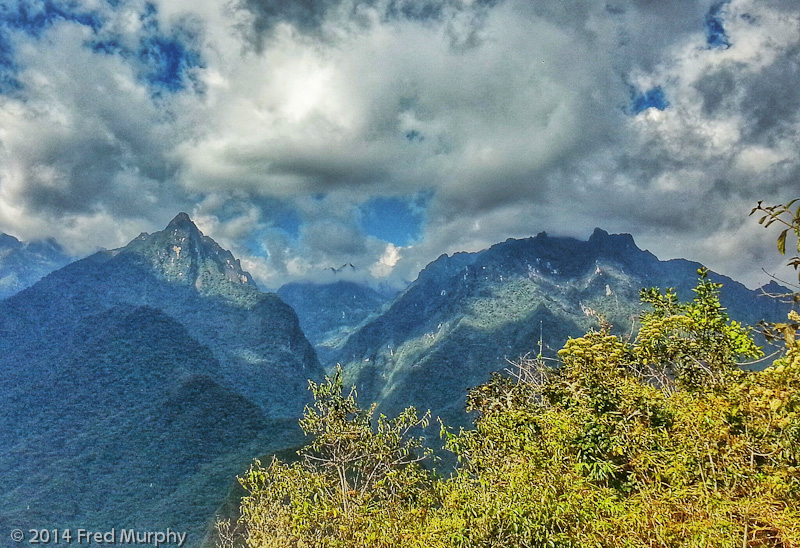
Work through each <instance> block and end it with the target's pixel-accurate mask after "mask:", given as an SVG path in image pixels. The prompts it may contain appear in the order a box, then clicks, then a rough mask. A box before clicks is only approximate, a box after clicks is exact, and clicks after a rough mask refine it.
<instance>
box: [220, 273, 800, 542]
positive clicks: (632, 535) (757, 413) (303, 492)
mask: <svg viewBox="0 0 800 548" xmlns="http://www.w3.org/2000/svg"><path fill="white" fill-rule="evenodd" d="M700 274H701V278H700V282H699V284H698V286H697V288H696V290H695V298H694V299H693V300H692V301H691V302H689V303H679V302H678V301H677V299H676V298H675V296H674V294H673V293H672V292H670V291H667V292H666V293H661V292H659V291H657V290H655V289H653V290H648V291H644V292H643V293H642V298H643V300H644V301H645V302H647V303H649V304H650V305H651V307H652V309H651V311H649V312H647V313H645V314H643V315H642V317H641V323H642V328H641V330H640V332H639V335H638V337H637V338H636V339H635V341H633V342H630V341H627V340H624V339H622V338H620V337H618V336H615V335H611V334H610V333H609V332H608V329H607V327H606V326H604V327H603V328H602V329H601V330H600V331H590V332H589V333H587V334H586V335H585V336H584V337H581V338H578V339H572V340H569V341H568V342H567V343H566V345H565V346H564V348H563V349H562V350H561V351H560V352H559V357H560V359H561V361H562V364H561V366H560V367H559V368H557V369H549V368H548V367H546V366H545V365H544V364H543V363H542V362H541V361H540V359H538V358H537V359H528V360H522V361H520V362H519V364H518V367H519V370H518V371H517V372H516V374H515V375H513V376H512V377H511V378H510V377H508V376H502V375H495V376H493V377H492V378H491V380H489V382H487V383H485V384H483V385H481V386H478V387H476V388H474V389H473V390H472V391H471V392H470V394H469V396H468V399H467V406H468V408H469V409H471V410H474V411H476V412H477V419H476V421H475V427H474V428H473V429H470V430H460V431H458V432H451V431H449V430H448V429H446V428H444V427H443V428H442V436H443V438H444V439H445V443H446V447H447V449H449V450H450V451H452V452H453V453H455V455H457V457H458V460H459V465H458V467H457V469H456V470H455V472H454V474H452V475H451V476H450V477H438V476H436V475H434V474H433V473H431V472H429V471H428V469H427V468H425V467H423V466H422V464H423V460H425V459H429V458H430V456H429V454H427V453H426V452H425V451H423V450H422V442H421V440H420V439H419V438H417V437H414V436H412V435H411V432H412V431H413V429H414V428H416V427H419V426H422V425H425V424H427V415H425V416H423V417H422V418H419V417H418V416H417V414H416V412H415V411H414V410H413V409H407V410H406V411H405V412H404V413H402V414H401V415H400V416H398V417H397V418H395V419H391V420H390V419H387V418H386V417H379V418H378V419H377V421H375V420H373V409H374V407H373V408H370V409H368V410H363V409H360V408H359V407H358V405H357V404H356V401H355V394H354V392H353V391H352V390H351V391H350V392H349V393H348V394H347V395H345V394H344V393H343V392H342V383H341V376H340V375H341V372H340V371H339V372H337V374H336V376H334V378H332V379H328V380H327V382H326V383H324V384H321V385H316V384H313V383H312V385H311V388H312V390H313V392H314V398H315V403H314V405H313V406H310V407H308V408H307V409H306V412H305V415H304V418H303V419H302V420H301V426H302V427H303V429H304V430H305V431H306V433H307V434H310V435H312V436H314V438H313V441H312V442H311V443H310V444H309V445H307V446H306V448H304V449H303V450H302V451H301V452H300V456H301V460H300V461H299V462H297V463H294V464H291V465H288V464H284V463H282V462H280V461H278V460H273V461H272V463H270V464H269V465H268V466H267V467H264V466H262V465H261V464H260V463H258V462H257V463H256V464H255V465H254V466H253V468H251V470H250V471H249V472H248V474H246V475H245V477H244V478H242V480H241V481H242V484H243V485H244V486H245V487H246V488H247V490H248V492H249V495H248V496H247V497H246V498H245V499H244V500H243V502H242V508H241V516H242V517H241V520H240V526H241V527H242V531H243V533H242V535H241V537H240V538H239V540H238V541H239V542H242V543H244V544H245V545H246V546H248V547H252V548H256V547H273V546H274V547H277V546H281V547H283V546H287V547H329V546H337V547H339V546H341V547H344V546H347V547H359V546H364V547H367V546H370V547H381V546H386V547H389V546H392V547H396V546H408V547H433V548H436V547H464V548H466V547H470V548H471V547H486V548H488V547H500V546H503V547H505V546H520V547H539V546H553V547H555V546H560V547H571V546H575V547H578V546H581V547H583V546H597V547H601V546H626V547H628V546H630V547H634V546H642V547H643V546H687V547H695V546H697V547H700V546H704V547H706V546H708V547H711V546H719V547H723V546H724V547H728V546H745V547H747V546H750V547H755V546H764V547H766V546H770V547H790V546H800V507H799V506H798V502H800V342H798V340H797V331H798V327H797V325H796V322H798V321H800V316H797V315H796V314H794V313H793V315H792V316H790V321H789V322H788V323H786V324H783V325H782V326H779V332H780V334H781V336H782V337H783V338H784V341H785V347H786V352H785V354H784V355H783V356H782V357H780V358H779V359H778V360H776V361H775V362H774V363H773V365H772V366H771V367H768V368H767V369H766V370H764V371H762V372H752V371H745V370H741V369H740V368H739V367H738V366H737V360H739V359H743V358H748V359H749V358H753V357H757V356H758V355H759V354H760V350H759V349H758V348H757V347H756V345H755V344H754V343H753V340H752V338H751V337H750V332H749V331H748V330H746V329H744V328H743V327H742V326H740V325H738V324H736V323H735V322H731V321H730V320H729V318H728V317H727V315H726V313H725V311H724V309H722V307H721V306H720V304H719V291H720V286H719V284H714V283H711V282H710V281H708V280H707V279H706V277H705V273H704V272H701V273H700ZM373 423H375V424H373ZM231 541H232V542H233V541H235V539H233V538H232V537H231Z"/></svg>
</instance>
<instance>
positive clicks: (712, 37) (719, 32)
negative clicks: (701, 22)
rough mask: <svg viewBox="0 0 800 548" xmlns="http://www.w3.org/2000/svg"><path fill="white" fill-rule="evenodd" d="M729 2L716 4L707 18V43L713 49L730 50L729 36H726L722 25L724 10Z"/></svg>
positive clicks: (724, 0)
mask: <svg viewBox="0 0 800 548" xmlns="http://www.w3.org/2000/svg"><path fill="white" fill-rule="evenodd" d="M727 3H728V0H722V1H720V2H716V3H714V4H713V5H712V6H711V8H710V9H709V10H708V13H707V14H706V18H705V28H706V43H707V44H708V46H709V47H711V48H729V47H730V46H731V43H730V41H728V35H727V34H725V27H724V26H723V24H722V15H721V13H722V8H723V7H725V4H727Z"/></svg>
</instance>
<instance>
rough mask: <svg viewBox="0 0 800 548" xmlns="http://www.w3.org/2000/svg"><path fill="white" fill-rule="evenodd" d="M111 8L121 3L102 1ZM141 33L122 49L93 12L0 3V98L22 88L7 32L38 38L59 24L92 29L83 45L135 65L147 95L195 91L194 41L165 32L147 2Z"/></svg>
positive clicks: (50, 1) (60, 5) (181, 32)
mask: <svg viewBox="0 0 800 548" xmlns="http://www.w3.org/2000/svg"><path fill="white" fill-rule="evenodd" d="M106 1H107V2H108V3H109V5H111V6H112V7H114V6H117V5H119V4H121V3H122V2H124V0H106ZM140 19H141V21H142V24H143V26H142V28H143V31H144V32H143V34H142V35H141V36H139V37H137V38H138V46H136V47H134V48H126V47H125V46H123V44H125V43H126V42H127V43H130V42H129V41H126V40H124V39H122V37H121V36H119V35H114V34H113V33H110V32H108V31H107V29H106V25H105V23H106V21H104V20H103V18H102V17H101V16H100V15H99V14H98V13H96V12H92V11H86V10H83V9H82V8H81V7H80V6H79V4H78V3H77V2H71V1H58V0H44V1H41V2H33V1H28V2H24V1H23V2H20V3H19V4H18V5H17V7H15V8H10V7H9V6H4V5H1V4H0V93H9V92H10V91H18V90H19V89H21V86H20V84H19V82H18V81H17V79H16V78H17V73H18V72H19V70H20V69H21V67H19V66H17V63H16V62H15V58H14V49H13V43H12V41H11V35H10V32H12V31H16V32H23V33H25V34H27V35H29V36H32V37H34V38H41V37H42V36H43V35H44V34H45V33H46V32H47V31H48V29H50V28H51V27H52V26H53V25H54V24H56V23H58V22H59V21H67V22H73V23H77V24H79V25H83V26H86V27H89V28H91V29H92V30H93V31H94V35H95V38H93V39H91V40H89V41H87V43H86V46H87V47H89V48H90V49H91V50H92V51H94V52H95V53H98V54H105V55H119V56H121V57H123V58H124V59H126V60H127V61H129V62H131V63H135V64H137V65H138V67H137V68H138V69H139V74H140V78H141V79H142V80H143V81H144V82H146V83H147V84H148V86H149V87H150V88H151V90H152V95H153V96H154V97H157V96H159V95H162V94H163V93H175V92H179V91H182V90H184V89H185V88H186V87H187V86H188V85H194V87H195V88H197V85H196V84H197V82H196V80H195V79H193V77H192V74H191V69H193V68H201V67H203V66H204V65H203V61H202V58H201V55H200V53H199V51H198V50H197V49H196V48H194V47H193V44H194V43H195V36H194V35H193V34H192V33H191V32H188V31H186V30H185V29H182V28H179V27H178V28H176V29H174V30H172V31H171V32H168V33H165V32H163V31H162V30H161V29H160V27H159V22H158V9H157V7H156V5H155V4H153V3H147V4H146V5H145V6H144V9H143V11H142V13H141V14H140Z"/></svg>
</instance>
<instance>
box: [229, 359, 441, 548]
mask: <svg viewBox="0 0 800 548" xmlns="http://www.w3.org/2000/svg"><path fill="white" fill-rule="evenodd" d="M309 384H310V389H311V391H312V393H313V395H314V403H313V405H310V406H307V407H306V409H305V412H304V413H303V418H302V419H301V420H300V426H301V428H302V429H303V431H304V432H305V433H306V434H307V435H309V436H311V437H312V439H311V442H310V443H309V444H307V445H306V446H305V447H303V449H301V450H300V451H299V452H298V455H299V457H300V458H299V460H298V461H297V462H295V463H293V464H286V463H283V462H281V461H279V460H277V459H275V458H273V460H272V462H270V463H269V465H267V466H266V467H265V466H263V465H262V464H261V463H260V462H258V461H256V462H255V464H254V465H253V466H252V467H251V468H250V470H249V471H248V472H247V474H245V475H244V476H243V477H242V478H240V482H241V484H242V485H243V486H244V488H245V489H246V490H247V492H248V493H249V495H248V496H246V497H245V498H244V499H243V500H242V503H241V509H240V512H241V520H240V521H241V522H242V524H243V525H244V528H243V540H244V542H245V544H246V545H247V546H249V547H253V548H255V547H272V546H276V547H277V546H298V547H299V546H309V547H310V546H314V547H358V546H364V547H367V546H370V547H373V546H374V547H380V546H386V547H389V546H398V545H402V543H403V542H404V539H405V538H406V537H407V536H408V535H409V529H410V528H411V526H412V525H413V524H415V523H416V521H418V520H419V519H420V518H421V516H422V511H423V510H424V509H425V508H427V507H429V506H431V505H432V504H433V498H432V497H433V491H432V488H431V485H432V482H433V479H434V476H433V474H432V472H431V471H429V469H427V468H425V467H424V466H423V462H424V461H425V460H430V459H431V455H430V450H428V449H425V448H424V447H423V444H422V439H421V438H420V437H418V436H416V435H414V433H415V432H416V431H417V430H418V429H421V428H424V427H426V426H427V425H428V420H429V417H428V414H425V415H423V416H422V417H419V416H418V414H417V412H416V410H415V409H413V408H408V409H406V410H405V411H404V412H402V413H401V414H400V415H399V416H397V417H395V418H393V419H389V418H387V417H386V416H384V415H380V416H378V417H377V419H376V418H375V417H374V411H375V406H374V405H373V406H371V407H370V408H368V409H362V408H361V407H359V405H358V404H357V402H356V393H355V390H354V389H352V388H351V389H350V391H349V392H347V393H345V392H343V386H342V371H341V368H339V369H337V370H336V373H335V374H334V376H333V377H332V378H331V377H329V378H326V380H325V382H324V383H320V384H317V383H314V382H310V383H309Z"/></svg>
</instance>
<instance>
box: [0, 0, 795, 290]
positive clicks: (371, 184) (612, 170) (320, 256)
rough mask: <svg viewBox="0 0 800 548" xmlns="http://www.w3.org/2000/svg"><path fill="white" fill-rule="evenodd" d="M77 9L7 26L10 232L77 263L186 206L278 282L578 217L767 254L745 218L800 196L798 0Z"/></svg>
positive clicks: (684, 245)
mask: <svg viewBox="0 0 800 548" xmlns="http://www.w3.org/2000/svg"><path fill="white" fill-rule="evenodd" d="M28 3H29V4H34V0H28ZM54 5H57V4H54ZM65 6H66V5H65ZM69 6H72V7H71V8H70V9H71V10H72V11H71V12H70V11H69V10H68V9H67V7H64V8H63V9H61V11H60V12H57V13H56V12H55V11H53V10H52V9H51V11H50V12H46V13H49V15H47V16H46V17H45V18H44V21H46V23H42V24H38V27H36V28H35V29H32V28H30V24H29V23H24V22H20V21H16V22H12V23H13V24H8V25H6V27H4V28H6V30H5V31H4V33H3V34H2V36H0V44H1V43H3V42H7V43H8V44H9V48H6V49H7V50H8V51H11V52H12V53H11V54H10V55H11V57H10V58H9V59H8V60H7V62H6V63H5V64H2V63H0V65H2V66H3V67H6V68H7V70H6V69H3V70H5V72H4V73H3V78H0V84H2V82H4V81H8V82H14V83H15V85H14V86H10V87H8V86H7V87H2V86H0V89H2V90H3V91H2V92H0V230H4V231H6V232H10V233H13V234H15V235H18V236H21V237H23V238H33V237H42V236H54V237H55V238H56V239H58V240H59V241H60V242H61V243H62V244H65V245H66V246H67V247H68V248H69V249H71V250H73V251H74V252H76V253H78V252H88V251H90V250H91V249H92V248H94V247H97V246H105V247H113V246H115V245H120V244H122V243H124V242H125V240H126V239H129V238H130V237H132V236H133V235H135V234H137V233H138V232H139V231H141V230H147V231H152V230H156V229H158V228H160V227H162V226H163V224H164V223H166V221H168V220H169V218H171V217H172V216H173V215H174V214H175V212H177V211H180V210H186V211H189V212H190V213H192V215H193V217H194V218H195V219H196V220H197V222H198V224H199V225H200V227H201V229H203V230H204V232H206V233H208V234H210V235H211V236H213V237H215V238H216V239H218V240H219V241H220V243H221V244H223V245H225V246H227V247H229V248H231V249H232V250H233V251H234V253H235V254H237V256H241V257H242V258H243V263H244V264H245V266H246V267H247V268H248V269H250V270H251V271H252V273H253V275H254V276H256V277H257V280H258V281H259V282H260V283H261V285H262V286H264V287H271V288H275V287H277V286H279V285H280V284H281V283H283V282H285V281H289V280H291V279H296V278H298V277H313V276H316V275H317V274H318V273H319V272H322V271H325V270H326V269H330V268H336V267H338V266H340V265H342V264H349V263H352V264H354V265H356V267H357V270H358V272H360V273H362V274H363V275H364V276H370V275H371V276H377V277H381V278H382V279H388V280H394V281H397V282H401V281H408V280H411V279H413V278H414V276H415V275H416V272H418V270H419V269H420V268H422V267H424V266H425V264H426V263H427V262H429V261H430V260H432V259H434V258H435V257H436V256H438V255H439V254H441V253H443V252H447V253H451V252H455V251H461V250H467V251H475V250H478V249H481V248H483V247H486V246H488V245H491V244H492V243H495V242H497V241H501V240H504V239H506V238H508V237H524V236H529V235H531V234H534V233H536V232H538V231H541V230H547V231H548V232H549V233H556V234H564V235H572V236H579V237H581V238H585V237H586V236H587V235H588V234H590V233H591V230H592V228H593V227H594V226H601V227H603V228H606V229H607V230H610V231H623V232H630V233H632V234H634V236H635V237H636V239H637V241H638V242H639V243H640V244H641V245H642V246H643V247H648V248H649V249H650V250H651V251H653V252H654V253H656V254H657V255H659V256H660V257H662V258H668V257H674V256H685V257H688V258H692V259H696V260H700V261H704V262H706V263H708V264H709V266H711V267H712V268H715V269H717V270H720V271H722V272H724V273H727V274H730V275H732V276H734V277H738V278H739V279H742V280H743V281H745V282H748V283H750V284H751V285H752V284H756V283H762V282H764V281H765V276H764V275H763V274H762V273H761V270H760V269H761V267H766V268H768V269H770V270H775V269H777V268H778V265H779V263H780V262H781V261H780V258H778V257H775V256H773V255H772V254H771V253H766V252H765V251H764V250H768V249H769V247H770V246H771V245H773V244H772V240H771V238H772V237H773V236H774V235H771V234H770V233H768V232H766V231H764V230H763V229H761V228H760V227H759V226H758V225H757V224H756V223H755V222H754V221H753V220H752V219H749V218H748V217H747V213H748V212H749V209H750V208H751V207H752V206H753V205H754V203H755V202H756V201H757V200H759V199H763V200H765V201H767V202H780V201H786V200H788V199H790V198H792V197H794V196H792V195H791V193H792V192H795V193H796V191H797V188H798V187H797V180H798V179H797V175H798V158H797V151H796V143H797V142H798V130H799V129H800V119H798V116H800V114H799V113H800V109H799V108H798V107H799V106H800V86H798V85H797V83H798V77H799V76H800V67H799V66H798V63H800V61H799V60H798V56H797V52H798V51H800V8H798V7H797V6H796V4H795V3H794V2H791V1H780V0H770V1H763V0H759V1H757V0H730V1H728V2H712V1H710V0H709V1H696V2H684V1H678V0H675V1H664V2H644V1H640V0H614V1H610V2H607V1H600V0H580V1H576V2H570V3H568V4H566V3H563V2H557V1H555V0H552V1H550V0H548V1H543V2H528V1H525V0H426V1H424V2H417V1H414V2H411V1H405V0H309V1H303V2H275V1H273V0H241V1H239V2H233V3H230V2H223V1H222V0H220V1H219V2H202V3H200V4H197V3H195V2H187V1H186V0H160V1H157V2H152V3H146V2H139V1H138V0H124V1H122V2H119V3H118V4H117V5H116V7H113V8H112V7H110V6H109V5H108V4H105V3H100V2H92V1H90V0H85V1H84V2H79V3H74V4H69ZM75 6H78V7H77V8H76V7H75ZM39 9H45V8H42V7H41V6H40V8H39ZM12 12H13V10H12ZM42 13H45V12H42ZM75 14H78V15H75ZM26 24H27V27H26ZM8 67H10V68H8ZM420 196H424V197H425V199H424V200H420V199H419V197H420ZM375 204H378V207H377V208H376V205H375ZM397 204H401V205H400V206H398V205H397ZM402 204H407V207H406V206H402ZM414 204H416V205H414ZM381 205H385V206H386V207H385V208H384V210H383V214H384V215H387V222H377V223H376V222H375V216H376V215H377V216H380V215H381V213H382V211H381V207H380V206H381ZM393 207H394V208H395V209H397V210H398V211H399V210H403V208H404V207H406V209H407V210H408V211H412V209H413V208H417V209H419V211H415V212H414V213H413V214H411V213H408V214H407V215H406V217H405V218H404V219H399V218H398V224H400V223H401V221H402V222H409V218H412V219H413V220H414V223H417V224H416V225H409V227H407V228H406V229H405V235H400V236H398V238H397V239H395V240H394V241H392V240H393V236H392V233H391V231H389V232H386V230H385V227H386V225H387V224H390V221H391V215H392V208H393ZM408 208H411V209H408ZM365 215H370V216H371V217H370V222H365ZM378 220H379V221H382V220H381V219H378ZM375 227H379V228H380V230H378V228H375ZM409 234H410V236H409Z"/></svg>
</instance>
